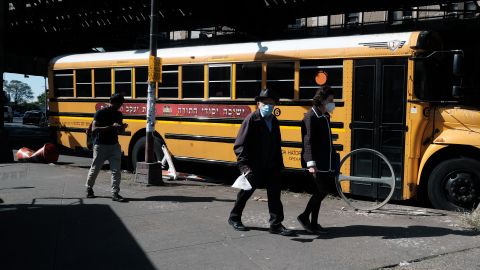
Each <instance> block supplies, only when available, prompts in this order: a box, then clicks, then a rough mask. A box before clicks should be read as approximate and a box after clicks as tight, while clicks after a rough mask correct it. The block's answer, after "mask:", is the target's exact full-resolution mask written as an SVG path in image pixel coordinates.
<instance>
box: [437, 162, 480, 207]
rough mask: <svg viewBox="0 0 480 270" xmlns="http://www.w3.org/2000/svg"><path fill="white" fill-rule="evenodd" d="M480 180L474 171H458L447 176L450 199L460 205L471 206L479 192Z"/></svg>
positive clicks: (446, 182)
mask: <svg viewBox="0 0 480 270" xmlns="http://www.w3.org/2000/svg"><path fill="white" fill-rule="evenodd" d="M478 186H479V181H478V179H476V177H475V175H474V174H473V173H472V172H466V171H456V172H451V173H449V174H448V175H447V176H446V177H445V192H446V195H447V197H448V200H449V201H450V202H451V203H453V204H455V205H458V206H461V207H465V208H471V207H473V204H474V202H475V201H476V200H477V198H478V196H479V194H478V192H479V188H478Z"/></svg>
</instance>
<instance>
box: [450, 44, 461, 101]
mask: <svg viewBox="0 0 480 270" xmlns="http://www.w3.org/2000/svg"><path fill="white" fill-rule="evenodd" d="M452 73H453V74H452V75H453V77H454V78H453V85H452V96H453V97H454V98H462V97H463V87H462V77H463V52H462V51H460V50H456V51H453V67H452Z"/></svg>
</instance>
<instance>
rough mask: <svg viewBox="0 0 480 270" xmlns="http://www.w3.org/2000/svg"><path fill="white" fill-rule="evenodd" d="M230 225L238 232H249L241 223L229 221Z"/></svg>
mask: <svg viewBox="0 0 480 270" xmlns="http://www.w3.org/2000/svg"><path fill="white" fill-rule="evenodd" d="M228 224H230V225H232V227H233V229H235V230H236V231H243V232H244V231H248V229H247V227H245V226H244V225H243V223H242V222H241V221H233V220H231V219H228Z"/></svg>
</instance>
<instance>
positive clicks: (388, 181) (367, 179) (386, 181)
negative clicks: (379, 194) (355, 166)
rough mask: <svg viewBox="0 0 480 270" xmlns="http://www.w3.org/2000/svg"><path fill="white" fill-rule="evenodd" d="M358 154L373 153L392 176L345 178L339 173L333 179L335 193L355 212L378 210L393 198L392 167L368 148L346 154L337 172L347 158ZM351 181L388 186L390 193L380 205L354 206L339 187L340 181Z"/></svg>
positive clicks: (393, 180)
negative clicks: (355, 210) (383, 163)
mask: <svg viewBox="0 0 480 270" xmlns="http://www.w3.org/2000/svg"><path fill="white" fill-rule="evenodd" d="M360 152H369V153H373V154H375V155H377V156H379V157H380V158H381V159H382V160H383V161H384V162H385V163H386V164H387V165H388V168H389V169H390V172H391V173H392V175H391V176H390V177H380V178H371V177H363V176H346V175H342V174H341V173H340V174H339V175H338V176H337V177H336V179H335V186H336V187H337V191H338V194H339V195H340V197H342V199H343V200H344V201H345V202H346V203H347V204H348V205H350V206H351V207H353V208H355V209H357V210H365V211H371V210H375V209H379V208H380V207H382V206H384V205H385V204H387V203H388V201H390V199H391V198H392V196H393V192H394V191H395V172H394V171H393V167H392V165H391V164H390V162H389V161H388V159H387V158H386V157H385V156H384V155H383V154H382V153H380V152H378V151H376V150H373V149H368V148H359V149H355V150H353V151H352V152H350V153H348V154H347V155H346V156H344V157H343V158H342V161H340V166H339V170H340V169H341V168H342V165H343V164H344V163H345V161H346V160H347V159H348V158H349V157H351V156H352V155H354V154H358V153H360ZM340 171H341V170H340ZM352 180H353V181H357V182H369V183H379V184H387V185H389V186H390V193H389V194H388V196H387V198H385V200H383V201H382V202H381V203H379V204H376V205H374V206H372V207H360V206H356V205H354V204H352V202H351V201H350V200H349V199H348V198H347V197H345V195H344V194H343V192H342V187H341V182H342V181H352Z"/></svg>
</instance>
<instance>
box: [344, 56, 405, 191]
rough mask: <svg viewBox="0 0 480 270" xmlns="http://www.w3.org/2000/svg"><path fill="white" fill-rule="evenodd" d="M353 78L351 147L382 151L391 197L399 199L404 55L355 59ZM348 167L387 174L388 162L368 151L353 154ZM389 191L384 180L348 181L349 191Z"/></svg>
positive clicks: (376, 174) (374, 174)
mask: <svg viewBox="0 0 480 270" xmlns="http://www.w3.org/2000/svg"><path fill="white" fill-rule="evenodd" d="M353 81H354V85H353V99H352V100H353V104H352V122H351V124H350V128H351V130H352V150H354V149H358V148H370V149H374V150H377V151H379V152H381V153H382V154H384V155H385V156H386V157H387V159H388V160H389V161H390V163H391V164H392V167H393V169H394V171H395V177H396V179H395V180H396V181H395V193H394V195H393V198H394V199H401V198H402V192H401V191H402V190H401V188H402V178H403V177H402V176H403V156H404V145H405V144H404V140H405V131H406V124H405V102H406V93H407V91H406V82H407V59H403V58H395V59H362V60H356V61H354V80H353ZM382 164H383V165H382ZM350 171H351V173H352V174H351V175H355V176H366V177H375V178H379V177H381V176H386V177H389V176H390V170H389V169H388V166H386V165H385V164H384V163H383V162H382V161H381V160H380V159H379V158H378V157H376V156H373V155H371V154H369V153H360V154H358V155H355V156H353V157H352V162H351V167H350ZM389 191H390V187H388V186H385V185H384V184H375V183H369V182H355V181H352V182H351V184H350V192H351V193H352V194H353V195H360V196H368V197H372V198H386V197H387V195H388V192H389Z"/></svg>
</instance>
